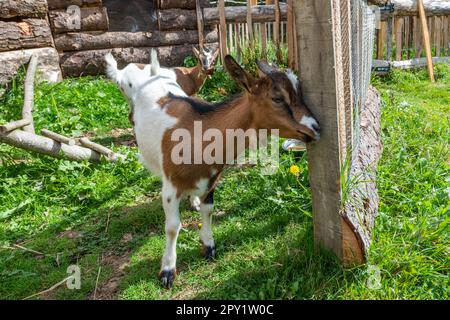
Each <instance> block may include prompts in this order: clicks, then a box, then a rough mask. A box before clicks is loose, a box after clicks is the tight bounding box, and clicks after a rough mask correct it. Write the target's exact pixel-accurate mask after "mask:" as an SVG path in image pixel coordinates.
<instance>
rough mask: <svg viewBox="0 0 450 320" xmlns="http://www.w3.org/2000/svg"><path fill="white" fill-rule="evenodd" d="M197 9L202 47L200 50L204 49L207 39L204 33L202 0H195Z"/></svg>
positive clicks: (200, 45)
mask: <svg viewBox="0 0 450 320" xmlns="http://www.w3.org/2000/svg"><path fill="white" fill-rule="evenodd" d="M195 10H196V11H197V27H198V45H199V47H200V50H202V49H203V46H204V44H205V39H204V35H203V30H204V27H203V11H202V7H201V4H200V0H195Z"/></svg>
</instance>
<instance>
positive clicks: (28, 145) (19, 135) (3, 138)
mask: <svg viewBox="0 0 450 320" xmlns="http://www.w3.org/2000/svg"><path fill="white" fill-rule="evenodd" d="M0 142H3V143H6V144H9V145H11V146H14V147H17V148H20V149H24V150H27V151H33V152H37V153H40V154H45V155H48V156H51V157H54V158H65V159H68V160H73V161H85V160H89V161H98V160H100V154H99V153H97V152H95V151H93V150H91V149H88V148H83V147H80V146H69V145H67V144H64V143H60V142H57V141H55V140H53V139H50V138H46V137H42V136H39V135H35V134H33V133H29V132H25V131H21V130H14V131H12V132H9V133H8V134H5V135H0Z"/></svg>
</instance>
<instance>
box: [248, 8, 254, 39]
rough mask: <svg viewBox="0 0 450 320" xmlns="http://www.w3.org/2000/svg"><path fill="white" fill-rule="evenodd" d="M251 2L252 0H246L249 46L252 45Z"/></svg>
mask: <svg viewBox="0 0 450 320" xmlns="http://www.w3.org/2000/svg"><path fill="white" fill-rule="evenodd" d="M252 3H253V0H247V30H248V40H249V42H250V46H253V42H254V37H253V20H252Z"/></svg>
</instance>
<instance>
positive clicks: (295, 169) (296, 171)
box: [289, 165, 300, 176]
mask: <svg viewBox="0 0 450 320" xmlns="http://www.w3.org/2000/svg"><path fill="white" fill-rule="evenodd" d="M289 172H290V173H292V174H293V175H294V176H298V175H299V174H300V168H299V167H298V166H296V165H292V166H291V168H290V169H289Z"/></svg>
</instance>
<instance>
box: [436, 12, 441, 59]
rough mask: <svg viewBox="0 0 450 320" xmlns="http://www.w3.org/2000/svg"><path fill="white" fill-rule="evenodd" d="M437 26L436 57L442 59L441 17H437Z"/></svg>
mask: <svg viewBox="0 0 450 320" xmlns="http://www.w3.org/2000/svg"><path fill="white" fill-rule="evenodd" d="M435 26H436V32H435V44H436V54H435V55H434V56H435V57H440V56H441V43H442V32H441V31H442V22H441V17H435Z"/></svg>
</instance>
